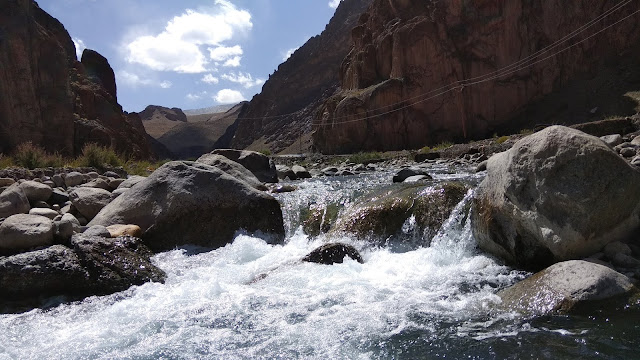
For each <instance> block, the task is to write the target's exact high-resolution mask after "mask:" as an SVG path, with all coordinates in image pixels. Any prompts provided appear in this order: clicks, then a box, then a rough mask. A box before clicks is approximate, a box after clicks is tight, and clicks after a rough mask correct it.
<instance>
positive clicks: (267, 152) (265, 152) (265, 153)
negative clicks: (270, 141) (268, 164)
mask: <svg viewBox="0 0 640 360" xmlns="http://www.w3.org/2000/svg"><path fill="white" fill-rule="evenodd" d="M258 152H259V153H261V154H262V155H265V156H271V150H269V149H262V150H260V151H258Z"/></svg>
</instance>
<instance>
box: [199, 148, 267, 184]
mask: <svg viewBox="0 0 640 360" xmlns="http://www.w3.org/2000/svg"><path fill="white" fill-rule="evenodd" d="M211 154H216V155H222V156H224V157H226V158H228V159H229V160H232V161H235V162H237V163H239V164H240V165H242V166H244V167H245V168H247V169H248V170H249V171H251V172H252V173H253V174H254V175H255V176H256V177H257V178H258V180H260V181H261V182H265V183H277V182H278V173H277V171H276V166H275V164H274V162H273V161H272V160H271V159H269V157H268V156H266V155H264V154H261V153H259V152H255V151H249V150H233V149H217V150H213V151H212V152H211Z"/></svg>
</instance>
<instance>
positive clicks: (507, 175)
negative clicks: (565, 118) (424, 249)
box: [473, 126, 640, 270]
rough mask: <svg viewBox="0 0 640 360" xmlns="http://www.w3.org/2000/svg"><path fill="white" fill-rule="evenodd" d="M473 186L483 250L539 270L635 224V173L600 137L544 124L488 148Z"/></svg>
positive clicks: (638, 185) (639, 220)
mask: <svg viewBox="0 0 640 360" xmlns="http://www.w3.org/2000/svg"><path fill="white" fill-rule="evenodd" d="M487 170H488V173H487V177H486V178H485V179H484V181H483V182H482V183H481V184H480V186H479V187H478V189H477V190H476V196H475V199H474V205H475V211H473V233H474V235H475V237H476V238H477V239H478V244H479V246H480V248H482V249H483V250H485V251H487V252H489V253H492V254H494V255H496V256H498V257H500V258H502V259H504V260H506V261H507V262H509V263H511V264H515V265H517V266H520V267H523V268H526V269H533V270H539V269H541V268H544V267H545V266H549V265H551V264H553V263H555V262H559V261H563V260H569V259H576V258H582V257H588V256H589V255H591V254H594V253H596V252H598V251H599V250H600V249H602V248H603V247H604V246H605V245H606V244H607V243H609V242H612V241H616V240H620V239H623V238H625V237H626V236H628V235H629V234H630V233H631V232H632V231H633V230H635V229H637V228H638V226H639V225H640V173H638V172H637V171H636V170H635V169H633V168H632V167H631V166H630V165H629V164H627V163H626V162H625V161H624V160H623V159H622V158H620V157H619V156H618V155H617V154H616V153H615V151H613V150H611V149H610V148H609V147H608V146H607V145H606V144H605V143H604V142H602V141H601V140H600V139H598V138H596V137H593V136H590V135H587V134H585V133H583V132H580V131H578V130H574V129H570V128H566V127H562V126H552V127H549V128H546V129H545V130H543V131H540V132H538V133H535V134H533V135H530V136H528V137H526V138H524V139H522V140H520V141H518V142H517V143H516V144H515V145H514V146H513V148H511V149H510V150H509V151H506V152H503V153H500V154H497V155H495V156H493V157H492V158H491V159H490V160H489V163H488V166H487Z"/></svg>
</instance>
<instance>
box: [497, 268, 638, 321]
mask: <svg viewBox="0 0 640 360" xmlns="http://www.w3.org/2000/svg"><path fill="white" fill-rule="evenodd" d="M632 291H637V289H636V288H635V287H634V285H633V283H632V282H631V280H630V279H629V278H628V277H626V276H625V275H623V274H620V273H619V272H616V271H614V270H612V269H610V268H608V267H606V266H603V265H600V264H595V263H592V262H587V261H582V260H571V261H565V262H561V263H557V264H555V265H553V266H551V267H549V268H546V269H544V270H542V271H541V272H539V273H537V274H534V275H532V276H531V277H529V278H527V279H525V280H523V281H521V282H519V283H517V284H515V285H513V286H511V287H509V288H507V289H504V290H502V291H500V292H498V296H500V298H501V299H502V307H504V308H505V309H508V310H512V311H517V312H520V313H523V314H525V315H533V316H541V315H546V314H551V313H567V312H569V311H570V310H571V309H572V308H574V307H575V306H576V305H580V304H582V303H585V302H587V301H595V300H606V299H610V298H613V297H616V296H619V295H624V294H628V293H630V292H632Z"/></svg>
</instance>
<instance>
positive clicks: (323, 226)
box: [300, 204, 340, 237]
mask: <svg viewBox="0 0 640 360" xmlns="http://www.w3.org/2000/svg"><path fill="white" fill-rule="evenodd" d="M339 212H340V206H339V205H338V204H326V205H322V204H313V205H311V206H310V207H309V209H307V210H303V211H301V212H300V221H301V223H302V230H303V231H304V232H305V234H307V235H309V236H311V237H315V236H318V235H320V234H324V233H328V232H329V230H330V229H331V227H332V226H333V224H335V222H336V220H337V218H338V213H339Z"/></svg>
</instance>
